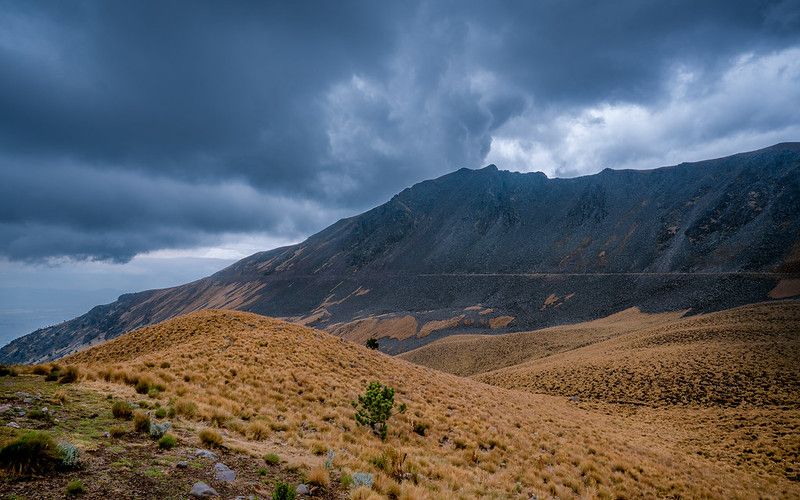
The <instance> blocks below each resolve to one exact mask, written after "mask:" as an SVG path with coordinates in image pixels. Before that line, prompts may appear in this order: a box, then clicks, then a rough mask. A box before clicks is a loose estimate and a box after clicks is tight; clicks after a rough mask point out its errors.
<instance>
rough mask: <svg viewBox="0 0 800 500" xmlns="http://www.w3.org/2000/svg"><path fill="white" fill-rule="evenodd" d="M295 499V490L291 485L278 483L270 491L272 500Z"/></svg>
mask: <svg viewBox="0 0 800 500" xmlns="http://www.w3.org/2000/svg"><path fill="white" fill-rule="evenodd" d="M296 497H297V490H296V489H295V487H294V486H292V485H291V484H287V483H284V482H283V481H278V482H277V483H275V489H274V490H273V491H272V500H294V499H295V498H296Z"/></svg>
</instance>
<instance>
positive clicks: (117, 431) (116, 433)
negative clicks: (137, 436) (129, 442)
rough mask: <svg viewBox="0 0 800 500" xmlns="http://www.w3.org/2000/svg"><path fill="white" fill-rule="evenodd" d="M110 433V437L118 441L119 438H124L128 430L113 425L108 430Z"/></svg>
mask: <svg viewBox="0 0 800 500" xmlns="http://www.w3.org/2000/svg"><path fill="white" fill-rule="evenodd" d="M108 433H109V435H111V437H113V438H115V439H118V438H121V437H122V436H124V435H125V434H127V433H128V430H127V429H126V428H125V427H123V426H121V425H113V426H111V428H110V429H109V430H108Z"/></svg>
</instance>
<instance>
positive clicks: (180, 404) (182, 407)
mask: <svg viewBox="0 0 800 500" xmlns="http://www.w3.org/2000/svg"><path fill="white" fill-rule="evenodd" d="M175 413H176V414H178V415H181V416H183V417H186V418H194V417H195V416H196V415H197V404H195V402H194V401H190V400H188V399H179V400H177V401H176V402H175Z"/></svg>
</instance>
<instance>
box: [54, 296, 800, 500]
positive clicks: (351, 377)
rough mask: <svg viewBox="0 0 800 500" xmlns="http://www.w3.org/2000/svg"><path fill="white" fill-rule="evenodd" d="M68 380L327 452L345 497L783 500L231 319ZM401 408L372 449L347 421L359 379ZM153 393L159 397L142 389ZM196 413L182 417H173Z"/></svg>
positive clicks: (715, 465) (168, 332)
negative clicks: (142, 396) (363, 484)
mask: <svg viewBox="0 0 800 500" xmlns="http://www.w3.org/2000/svg"><path fill="white" fill-rule="evenodd" d="M64 362H65V363H70V364H75V365H77V366H79V367H80V370H81V371H82V373H83V374H84V379H83V380H82V381H81V382H80V385H81V386H83V387H86V388H87V389H90V390H95V391H100V392H104V393H105V392H113V393H114V394H117V395H118V396H120V397H124V396H127V397H135V394H134V386H138V387H139V388H140V389H141V388H142V387H143V386H144V388H145V389H147V388H148V387H149V388H151V390H150V395H151V396H152V397H153V398H156V399H157V400H159V401H161V402H162V404H163V405H165V406H167V405H168V406H169V407H171V408H177V409H178V417H176V420H177V421H183V420H185V421H187V422H192V423H195V424H196V425H198V428H199V427H204V426H211V427H217V428H218V429H219V431H220V432H221V434H222V436H223V439H224V442H225V443H226V445H227V446H230V447H234V448H236V449H241V450H244V451H246V452H248V453H252V454H253V455H254V456H262V455H263V454H264V453H269V452H278V453H280V454H281V455H285V454H286V453H289V451H290V450H291V453H292V454H293V455H294V456H295V459H296V460H298V461H300V462H303V461H306V462H307V463H309V464H312V465H313V464H314V463H315V461H316V463H319V462H321V461H322V460H323V458H322V457H323V456H325V455H326V454H327V452H328V450H333V451H334V453H335V456H334V460H333V463H332V467H333V468H334V470H335V471H336V474H352V473H355V472H369V473H371V474H374V477H375V484H374V486H373V488H372V491H371V492H366V491H364V490H363V489H362V490H358V491H355V492H354V496H356V497H361V498H365V497H368V496H369V495H382V496H390V497H401V498H426V497H431V498H475V497H489V498H492V497H494V498H528V497H529V496H530V495H532V494H536V495H538V496H539V497H540V498H541V497H546V496H557V497H573V496H576V495H577V496H598V497H643V496H644V497H653V496H659V497H664V496H676V497H677V496H682V497H730V498H737V497H742V498H745V497H754V496H759V495H761V494H764V493H765V492H767V494H768V495H770V496H778V497H791V496H797V495H798V494H800V487H798V484H797V482H793V481H790V480H788V479H787V477H786V476H785V475H783V474H778V473H772V472H770V473H761V472H759V471H758V470H757V469H754V468H746V467H738V466H735V465H733V466H732V465H730V463H729V462H721V461H720V460H718V459H717V458H716V457H714V456H712V455H710V454H707V456H704V455H703V454H697V453H687V452H686V447H685V443H684V442H682V441H681V440H680V439H678V438H676V437H675V436H674V435H673V434H674V433H670V432H669V430H670V429H669V428H664V426H662V425H659V424H658V423H651V422H648V421H647V420H646V419H639V420H635V425H634V421H633V420H631V418H632V417H631V416H630V415H626V414H621V413H620V414H617V413H615V412H609V411H606V410H605V409H604V408H600V409H596V408H592V407H591V406H586V405H582V404H575V403H572V402H570V401H569V400H568V399H567V398H564V397H558V396H549V395H542V394H532V393H529V392H523V391H517V390H511V389H504V388H498V387H491V386H488V385H486V384H484V383H481V382H479V381H476V380H470V379H465V378H461V377H457V376H454V375H450V374H446V373H442V372H438V371H434V370H432V369H429V368H425V367H421V366H416V365H413V364H411V363H409V362H406V361H404V360H400V359H396V358H391V357H388V356H386V355H384V354H381V353H378V352H375V351H370V350H368V349H366V348H363V347H361V346H359V345H355V344H352V343H349V342H346V341H343V340H341V339H339V338H337V337H334V336H331V335H329V334H327V333H324V332H321V331H318V330H313V329H310V328H306V327H302V326H298V325H294V324H289V323H285V322H282V321H278V320H272V319H268V318H264V317H261V316H257V315H252V314H247V313H240V312H231V311H225V312H223V311H202V312H198V313H193V314H190V315H187V316H183V317H179V318H175V319H172V320H169V321H166V322H164V323H161V324H158V325H154V326H151V327H147V328H143V329H140V330H137V331H134V332H131V333H129V334H126V335H124V336H122V337H120V338H118V339H116V340H113V341H110V342H108V343H105V344H102V345H99V346H97V347H94V348H91V349H89V350H86V351H83V352H81V353H78V354H76V355H74V356H72V357H70V358H67V359H65V360H64ZM373 380H376V381H380V382H382V383H384V384H387V385H389V386H392V387H394V388H396V389H397V394H396V397H395V399H396V401H397V403H404V404H405V405H406V406H407V411H405V413H403V414H398V415H395V416H393V417H392V418H391V419H390V420H389V432H388V437H387V439H386V441H385V442H383V441H381V440H380V439H379V438H378V437H376V436H375V435H373V434H372V433H371V432H370V431H369V430H368V429H367V428H365V427H359V426H357V425H356V423H355V421H354V418H353V414H354V409H353V407H352V406H351V401H352V400H354V399H356V397H357V396H358V395H359V394H361V393H362V392H363V390H364V388H365V386H366V385H367V384H368V383H369V382H370V381H373ZM155 387H158V388H159V389H161V390H158V389H153V388H155ZM187 408H192V409H194V408H196V411H187V410H186V409H187Z"/></svg>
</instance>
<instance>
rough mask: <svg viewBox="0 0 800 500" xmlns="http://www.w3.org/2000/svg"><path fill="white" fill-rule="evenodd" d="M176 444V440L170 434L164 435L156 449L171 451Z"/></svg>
mask: <svg viewBox="0 0 800 500" xmlns="http://www.w3.org/2000/svg"><path fill="white" fill-rule="evenodd" d="M176 444H178V440H177V439H176V438H175V436H173V435H172V434H164V435H163V436H161V439H159V440H158V447H159V448H161V449H162V450H171V449H172V448H174V447H175V445H176Z"/></svg>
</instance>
